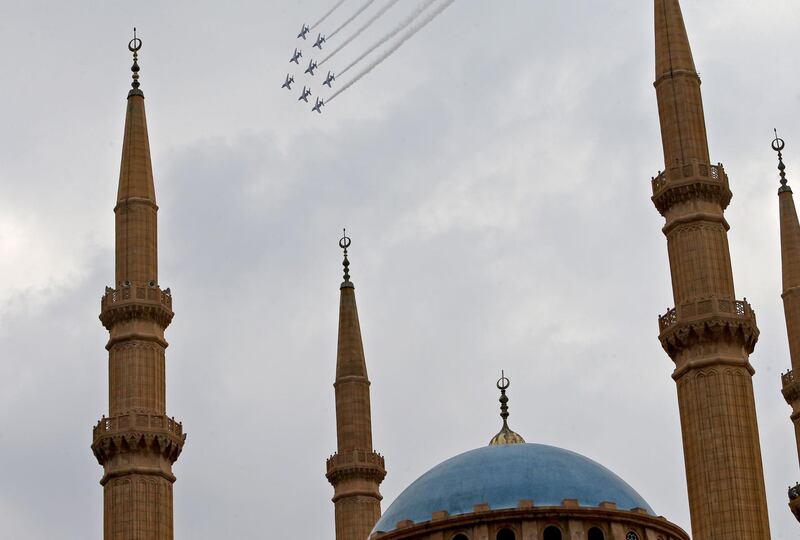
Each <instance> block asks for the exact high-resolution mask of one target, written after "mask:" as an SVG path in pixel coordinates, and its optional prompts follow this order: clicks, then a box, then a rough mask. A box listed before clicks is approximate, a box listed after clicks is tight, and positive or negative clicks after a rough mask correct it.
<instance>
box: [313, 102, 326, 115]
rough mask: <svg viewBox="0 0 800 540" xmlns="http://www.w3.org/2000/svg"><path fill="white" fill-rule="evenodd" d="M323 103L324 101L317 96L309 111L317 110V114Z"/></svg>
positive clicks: (320, 111)
mask: <svg viewBox="0 0 800 540" xmlns="http://www.w3.org/2000/svg"><path fill="white" fill-rule="evenodd" d="M323 105H325V102H324V101H323V100H321V99H319V98H317V103H316V104H315V105H314V108H313V109H311V112H314V111H317V112H318V113H319V114H322V106H323Z"/></svg>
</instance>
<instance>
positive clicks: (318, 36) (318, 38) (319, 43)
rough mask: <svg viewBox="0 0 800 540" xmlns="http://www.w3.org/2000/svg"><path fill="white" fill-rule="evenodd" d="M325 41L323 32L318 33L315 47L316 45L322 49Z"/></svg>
mask: <svg viewBox="0 0 800 540" xmlns="http://www.w3.org/2000/svg"><path fill="white" fill-rule="evenodd" d="M323 43H325V36H323V35H322V34H318V35H317V42H316V43H314V47H316V48H317V49H319V50H322V44H323Z"/></svg>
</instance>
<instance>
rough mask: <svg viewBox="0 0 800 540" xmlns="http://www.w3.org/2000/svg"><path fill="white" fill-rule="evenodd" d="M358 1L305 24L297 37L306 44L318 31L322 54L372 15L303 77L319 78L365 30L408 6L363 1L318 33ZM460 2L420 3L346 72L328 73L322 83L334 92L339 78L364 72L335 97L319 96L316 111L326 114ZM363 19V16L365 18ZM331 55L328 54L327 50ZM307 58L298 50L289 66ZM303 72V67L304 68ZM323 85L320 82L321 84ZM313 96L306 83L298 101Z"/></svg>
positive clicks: (396, 0)
mask: <svg viewBox="0 0 800 540" xmlns="http://www.w3.org/2000/svg"><path fill="white" fill-rule="evenodd" d="M355 1H356V0H336V2H335V4H334V5H333V6H332V7H331V8H330V9H329V10H328V11H327V12H326V13H325V14H324V15H322V17H320V19H319V20H317V22H315V23H314V24H311V25H309V24H305V23H304V24H303V25H302V27H301V29H300V33H299V34H297V39H302V40H304V41H306V40H307V39H308V34H309V32H311V31H312V30H315V31H316V32H317V39H316V40H315V42H314V44H313V45H312V46H311V47H312V49H313V48H317V49H319V50H320V52H321V51H322V50H323V45H324V44H327V43H328V41H329V40H331V39H333V38H334V37H337V36H339V33H340V32H343V31H344V30H345V29H347V28H348V27H349V26H350V24H351V23H352V22H353V21H355V20H357V19H359V17H361V16H362V14H363V13H367V14H368V15H369V16H368V18H367V19H366V20H365V21H363V23H362V24H361V26H359V27H358V28H357V29H356V30H354V31H353V32H351V33H350V34H349V35H343V36H339V37H337V39H336V42H338V45H336V46H335V48H334V49H333V50H332V51H331V52H329V53H328V54H327V56H325V57H324V58H323V59H322V60H320V61H319V62H317V61H316V60H314V59H313V58H312V59H310V60H309V62H308V67H307V68H306V69H305V71H304V72H303V75H306V76H308V77H309V78H311V79H312V81H311V82H312V83H313V78H314V76H315V73H314V71H315V70H316V69H317V68H318V67H320V66H322V65H324V64H326V63H327V62H328V61H329V60H331V59H332V58H333V57H334V56H337V55H338V54H339V52H340V51H342V50H343V49H345V48H346V47H347V46H348V45H350V43H352V42H353V41H355V40H356V39H357V38H358V37H359V36H361V35H362V34H363V33H364V32H365V31H367V30H368V29H369V28H370V27H372V26H373V24H374V23H375V22H377V21H378V20H379V19H381V18H382V17H383V16H384V15H385V14H386V13H387V12H388V11H389V10H390V9H391V8H392V7H394V6H395V5H398V4H400V5H404V6H405V5H406V4H405V2H402V3H401V2H400V0H360V1H359V4H358V6H357V7H354V10H353V11H351V12H350V14H349V15H347V16H345V17H342V19H341V20H340V22H339V23H338V25H337V26H332V27H330V28H328V31H329V33H327V34H326V33H323V31H324V30H325V28H322V30H323V31H321V30H317V28H318V27H320V26H321V25H323V24H324V23H325V22H326V21H327V19H328V18H329V17H331V16H332V15H334V13H335V12H337V11H338V10H339V8H340V7H341V6H342V5H343V4H346V3H347V4H348V5H349V4H353V3H354V2H355ZM455 1H456V0H417V4H416V6H414V8H413V9H412V10H411V12H409V13H406V14H405V15H404V17H403V18H402V19H400V20H399V21H398V23H397V24H396V26H394V27H393V28H392V29H391V31H389V32H388V33H386V34H384V35H383V36H382V37H380V39H378V40H377V41H375V42H373V43H372V44H370V45H369V46H368V47H366V48H365V49H363V50H362V52H361V53H360V54H358V55H354V59H353V60H351V61H350V62H349V63H348V64H347V65H346V66H345V67H344V69H342V70H340V71H337V72H336V73H334V71H333V70H331V69H328V74H327V76H326V77H325V79H324V81H322V84H321V86H320V88H322V86H327V87H328V88H329V89H330V90H331V91H332V90H333V83H334V81H336V80H337V78H339V77H341V76H342V75H344V74H345V73H347V72H349V71H350V70H351V69H354V68H356V67H358V66H362V63H364V62H366V63H364V64H363V66H362V68H361V70H360V71H359V72H357V73H355V74H354V75H353V76H352V77H351V79H350V80H349V81H347V82H346V83H345V84H344V85H343V86H341V87H340V88H338V89H337V90H336V91H335V92H334V93H333V94H332V95H331V96H329V97H328V98H327V99H323V98H322V97H317V98H316V101H315V103H314V106H313V107H312V108H311V111H312V112H316V113H319V114H322V108H323V107H324V106H325V105H327V104H329V103H330V102H331V101H333V99H334V98H336V97H337V96H338V95H340V94H341V93H343V92H344V91H346V90H347V89H348V88H350V87H351V86H353V85H354V84H355V83H357V82H358V81H359V80H361V79H362V78H363V77H364V76H365V75H367V74H368V73H370V72H371V71H372V70H373V69H375V68H376V67H378V66H379V65H380V64H382V63H383V62H384V60H386V59H387V58H389V57H390V56H391V55H392V54H394V53H395V52H396V51H397V50H398V49H399V48H400V47H401V46H402V45H403V44H404V43H406V42H407V41H408V40H410V39H411V38H412V37H414V35H416V34H417V32H419V31H420V30H422V29H423V28H424V27H426V26H427V25H428V24H430V23H431V22H432V21H433V20H434V19H436V18H437V17H438V16H439V15H440V14H441V13H442V12H443V11H444V10H446V9H447V8H448V7H450V6H451V5H452V4H453V3H454V2H455ZM373 4H378V7H377V9H373V10H371V11H370V8H371V7H372V6H373ZM362 19H363V17H362ZM326 52H327V51H326ZM302 57H303V51H302V50H301V49H300V48H298V47H295V49H294V53H292V55H291V58H290V59H289V63H290V64H291V63H293V64H297V65H298V66H299V65H300V59H301V58H302ZM301 69H302V68H301ZM294 82H295V78H294V75H292V74H291V73H290V74H287V75H286V80H285V82H284V83H283V84H282V85H281V88H286V89H288V90H291V89H292V83H294ZM318 84H319V83H318ZM311 95H312V86H311V85H307V84H304V85H303V91H302V93H301V94H300V97H298V98H297V101H303V102H305V103H309V100H308V98H309V97H310V96H311Z"/></svg>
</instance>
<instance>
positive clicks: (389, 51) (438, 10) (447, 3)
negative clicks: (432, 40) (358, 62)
mask: <svg viewBox="0 0 800 540" xmlns="http://www.w3.org/2000/svg"><path fill="white" fill-rule="evenodd" d="M455 1H456V0H444V1H443V3H442V4H440V5H439V6H438V7H436V9H434V10H433V11H432V12H430V13H429V14H428V15H426V16H425V18H424V19H422V20H421V21H419V22H418V23H417V24H415V25H414V26H413V27H411V29H409V31H408V32H406V33H405V34H403V35H402V36H401V37H400V39H399V40H397V42H396V43H394V44H393V45H392V46H391V47H390V48H389V49H387V50H386V52H384V53H383V54H382V55H380V56H379V57H378V58H377V59H375V61H374V62H372V63H371V64H370V65H369V66H367V67H366V68H365V69H364V70H363V71H362V72H361V73H359V74H358V75H356V76H355V77H354V78H353V80H351V81H350V82H348V83H347V84H346V85H344V86H343V87H342V88H341V89H339V91H338V92H336V93H335V94H333V95H332V96H331V97H329V98H328V100H327V102H326V103H330V102H331V101H333V99H334V98H335V97H336V96H338V95H339V94H341V93H342V92H344V91H345V90H347V89H348V88H350V87H351V86H353V85H354V84H355V83H357V82H358V81H359V80H360V79H361V78H362V77H363V76H364V75H366V74H367V73H369V72H370V71H372V70H373V69H375V68H376V67H378V66H379V65H380V64H382V63H383V61H384V60H386V59H387V58H389V57H390V56H391V55H392V54H394V52H395V51H396V50H397V49H399V48H400V47H401V46H402V45H403V43H405V42H406V41H408V40H409V39H411V38H412V37H414V34H416V33H417V32H419V31H420V30H422V29H423V28H425V27H426V26H427V25H428V24H429V23H430V22H431V21H433V20H434V19H435V18H436V17H438V16H439V15H440V14H441V13H442V12H443V11H444V10H445V9H447V8H448V7H450V6H451V5H452V4H453V2H455Z"/></svg>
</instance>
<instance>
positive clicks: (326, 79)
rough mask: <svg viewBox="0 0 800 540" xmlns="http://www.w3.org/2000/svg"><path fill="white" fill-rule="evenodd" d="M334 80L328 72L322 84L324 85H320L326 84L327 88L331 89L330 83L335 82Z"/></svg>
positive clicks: (332, 75)
mask: <svg viewBox="0 0 800 540" xmlns="http://www.w3.org/2000/svg"><path fill="white" fill-rule="evenodd" d="M335 80H336V76H335V75H334V74H333V73H331V72H330V71H329V72H328V76H327V77H325V82H324V83H322V84H327V85H328V88H333V86H331V83H332V82H333V81H335Z"/></svg>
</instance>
